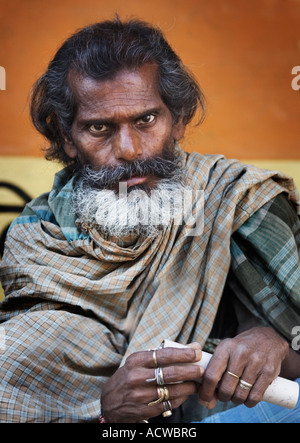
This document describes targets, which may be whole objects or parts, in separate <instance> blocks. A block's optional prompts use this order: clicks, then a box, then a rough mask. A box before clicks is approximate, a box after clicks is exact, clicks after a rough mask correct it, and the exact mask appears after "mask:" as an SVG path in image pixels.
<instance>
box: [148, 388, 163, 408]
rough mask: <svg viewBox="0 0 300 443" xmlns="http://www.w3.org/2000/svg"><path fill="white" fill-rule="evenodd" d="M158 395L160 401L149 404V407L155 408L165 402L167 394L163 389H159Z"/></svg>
mask: <svg viewBox="0 0 300 443" xmlns="http://www.w3.org/2000/svg"><path fill="white" fill-rule="evenodd" d="M157 395H158V399H157V400H154V401H151V402H150V403H148V406H155V405H158V404H159V403H161V402H162V401H164V399H165V392H164V390H163V388H157Z"/></svg>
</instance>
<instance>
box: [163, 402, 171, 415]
mask: <svg viewBox="0 0 300 443" xmlns="http://www.w3.org/2000/svg"><path fill="white" fill-rule="evenodd" d="M163 408H164V412H163V413H162V416H163V417H170V416H171V415H172V414H173V412H172V410H173V409H172V405H171V402H170V400H167V401H163Z"/></svg>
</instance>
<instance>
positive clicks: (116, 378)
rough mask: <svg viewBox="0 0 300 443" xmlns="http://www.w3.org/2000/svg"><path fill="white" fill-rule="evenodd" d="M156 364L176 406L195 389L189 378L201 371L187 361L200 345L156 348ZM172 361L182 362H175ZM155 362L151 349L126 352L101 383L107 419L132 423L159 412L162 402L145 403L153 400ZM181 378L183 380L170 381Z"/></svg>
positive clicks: (194, 358) (195, 356)
mask: <svg viewBox="0 0 300 443" xmlns="http://www.w3.org/2000/svg"><path fill="white" fill-rule="evenodd" d="M156 358H157V365H158V367H160V368H163V378H164V381H165V385H164V386H166V387H167V389H168V391H169V394H170V397H169V401H170V402H171V405H172V408H173V409H175V408H177V407H178V406H180V405H181V404H182V403H183V402H184V401H185V400H186V399H187V397H188V396H189V395H190V394H194V393H196V392H197V391H198V388H199V386H198V384H197V383H195V382H193V381H192V380H195V379H199V378H200V377H202V375H203V372H204V371H203V369H202V368H201V367H199V366H197V365H189V363H193V362H195V361H199V360H200V359H201V349H200V346H199V345H197V344H193V345H191V347H190V348H185V349H173V348H166V349H158V350H157V351H156ZM176 363H186V364H185V365H184V366H180V365H179V366H176ZM154 374H155V362H154V360H153V351H143V352H136V353H134V354H132V355H130V356H129V357H128V358H127V360H126V363H125V364H124V366H122V367H121V368H119V369H118V370H117V371H116V372H115V374H114V375H113V376H112V377H111V378H110V379H109V380H108V382H107V383H106V384H105V386H104V388H103V391H102V396H101V406H102V412H103V414H104V416H105V419H106V421H107V422H110V423H134V422H140V421H142V420H147V419H149V418H151V417H156V416H158V415H160V414H161V413H162V412H163V404H162V403H159V404H157V405H150V406H149V405H148V404H149V403H150V402H152V401H154V400H157V398H158V393H157V383H156V381H152V382H147V381H146V380H147V379H153V378H154ZM178 381H182V382H183V383H178V384H170V383H174V382H178Z"/></svg>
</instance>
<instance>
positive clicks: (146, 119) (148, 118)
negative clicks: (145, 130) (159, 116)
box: [138, 114, 155, 125]
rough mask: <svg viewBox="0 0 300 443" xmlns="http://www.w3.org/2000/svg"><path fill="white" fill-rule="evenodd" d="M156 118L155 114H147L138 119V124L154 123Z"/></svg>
mask: <svg viewBox="0 0 300 443" xmlns="http://www.w3.org/2000/svg"><path fill="white" fill-rule="evenodd" d="M154 119H155V115H153V114H148V115H145V116H144V117H142V118H140V119H139V121H138V124H139V125H146V124H149V123H152V122H153V120H154Z"/></svg>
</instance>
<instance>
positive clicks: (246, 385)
mask: <svg viewBox="0 0 300 443" xmlns="http://www.w3.org/2000/svg"><path fill="white" fill-rule="evenodd" d="M239 387H240V388H242V389H245V391H251V389H252V388H253V385H252V384H251V383H248V382H246V381H245V380H242V379H240V381H239Z"/></svg>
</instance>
